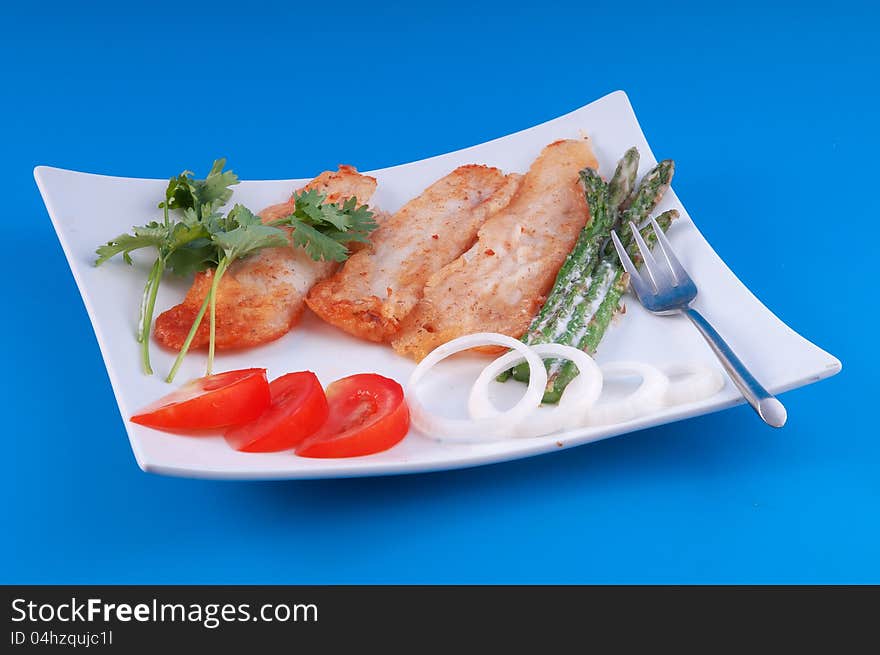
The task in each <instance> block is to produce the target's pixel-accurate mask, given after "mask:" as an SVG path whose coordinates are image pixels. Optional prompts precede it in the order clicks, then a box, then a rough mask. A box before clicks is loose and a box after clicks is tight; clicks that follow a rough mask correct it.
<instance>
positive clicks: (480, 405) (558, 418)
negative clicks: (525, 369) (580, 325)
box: [468, 343, 602, 437]
mask: <svg viewBox="0 0 880 655" xmlns="http://www.w3.org/2000/svg"><path fill="white" fill-rule="evenodd" d="M530 348H531V349H532V351H533V352H535V353H537V354H538V355H541V356H543V357H546V356H548V355H555V356H557V357H562V358H564V359H568V360H571V361H572V362H574V364H575V366H577V368H578V372H579V375H578V376H577V377H575V378H574V379H573V380H572V381H571V382H570V383H569V385H568V386H567V387H566V388H565V391H563V393H562V397H561V398H560V399H559V403H558V404H557V405H556V406H555V407H553V408H548V409H542V408H540V407H536V408H535V411H534V412H532V413H531V414H529V415H528V416H526V417H525V418H523V420H522V421H521V422H520V423H519V424H518V425H516V426H514V427H513V428H512V434H511V435H510V436H514V437H539V436H542V435H545V434H550V433H551V432H557V431H558V430H565V429H569V428H575V427H580V426H581V425H583V423H584V420H585V417H586V413H587V411H588V410H589V409H590V408H591V407H592V406H593V405H594V404H595V402H596V400H597V399H598V398H599V394H600V393H602V372H601V371H600V370H599V366H598V364H596V362H595V361H593V358H592V357H590V356H589V355H587V353H585V352H584V351H582V350H579V349H578V348H574V347H572V346H565V345H562V344H558V343H542V344H535V345H533V346H530ZM523 359H524V356H523V355H522V354H520V353H519V352H509V353H507V354H505V355H502V356H501V357H499V358H498V359H496V360H495V361H494V362H492V363H491V364H489V365H488V366H487V367H486V368H485V369H483V372H482V373H480V377H478V378H477V381H476V382H474V386H473V387H471V393H470V397H469V398H468V410H469V411H470V415H471V418H473V419H477V420H479V419H485V418H492V417H497V416H498V415H500V414H501V412H499V410H498V409H496V408H495V407H494V406H493V405H492V402H491V401H490V400H489V383H490V382H491V381H492V380H493V379H494V378H495V377H496V376H497V375H498V374H499V373H501V372H502V371H506V370H507V369H509V368H511V367H512V366H516V365H517V364H519V363H520V362H521V361H523ZM531 368H534V367H531ZM542 368H543V365H542ZM530 378H531V376H530Z"/></svg>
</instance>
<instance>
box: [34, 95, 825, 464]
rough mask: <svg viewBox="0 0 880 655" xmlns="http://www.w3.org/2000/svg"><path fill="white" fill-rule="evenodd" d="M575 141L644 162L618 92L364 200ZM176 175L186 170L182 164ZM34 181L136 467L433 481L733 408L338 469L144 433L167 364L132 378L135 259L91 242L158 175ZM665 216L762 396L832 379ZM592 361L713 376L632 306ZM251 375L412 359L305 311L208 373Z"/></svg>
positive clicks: (665, 326)
mask: <svg viewBox="0 0 880 655" xmlns="http://www.w3.org/2000/svg"><path fill="white" fill-rule="evenodd" d="M586 134H588V135H589V136H590V138H591V139H592V143H593V147H594V150H595V152H596V156H597V157H598V159H599V162H600V163H601V167H602V170H601V173H602V174H603V175H605V176H608V175H609V174H610V173H612V172H613V167H614V165H615V164H616V162H617V160H618V158H619V157H620V155H621V154H623V152H624V151H625V150H626V149H627V148H628V147H630V146H633V145H635V146H636V147H637V148H638V149H639V151H640V152H641V154H642V159H641V171H640V174H643V173H644V172H645V171H646V170H647V169H648V168H650V167H651V166H653V165H654V164H656V160H655V159H654V156H653V154H652V153H651V150H650V147H649V146H648V143H647V141H646V140H645V136H644V134H643V133H642V130H641V128H640V127H639V124H638V121H637V120H636V116H635V114H634V112H633V109H632V107H631V105H630V103H629V100H628V99H627V97H626V95H625V94H624V93H623V92H621V91H618V92H615V93H612V94H610V95H608V96H605V97H604V98H601V99H600V100H597V101H595V102H593V103H591V104H589V105H587V106H586V107H582V108H581V109H578V110H577V111H574V112H572V113H570V114H567V115H565V116H561V117H560V118H557V119H555V120H552V121H549V122H547V123H543V124H542V125H537V126H535V127H532V128H529V129H527V130H524V131H522V132H517V133H516V134H511V135H509V136H506V137H503V138H500V139H496V140H494V141H489V142H487V143H483V144H480V145H478V146H474V147H472V148H466V149H464V150H459V151H457V152H452V153H449V154H446V155H440V156H438V157H432V158H430V159H425V160H422V161H417V162H412V163H409V164H402V165H400V166H393V167H391V168H384V169H381V170H378V171H369V174H370V175H374V176H375V177H376V178H377V179H378V180H379V187H378V190H377V192H376V194H375V196H374V199H373V204H374V205H375V206H377V207H380V208H382V209H384V210H388V211H394V210H396V209H397V208H399V207H400V206H401V205H402V204H403V203H404V202H406V201H407V200H408V199H410V198H412V197H413V196H415V195H417V194H419V193H420V192H421V191H422V189H423V188H425V187H426V186H427V185H428V184H430V183H431V182H433V181H434V180H436V179H437V178H439V177H441V176H443V175H445V174H446V173H448V172H449V171H451V170H452V169H453V168H455V167H457V166H459V165H462V164H469V163H481V164H489V165H491V166H498V167H500V168H502V169H504V170H505V171H518V172H525V171H526V170H527V169H528V167H529V165H530V164H531V162H532V160H533V159H534V158H535V157H536V156H537V155H538V153H539V152H540V150H541V148H543V147H544V146H545V145H546V144H548V143H551V142H552V141H555V140H556V139H561V138H573V137H575V138H576V137H579V136H583V135H586ZM670 154H673V155H674V153H670ZM350 163H353V164H356V163H357V162H350ZM182 165H188V166H191V165H192V163H191V162H182ZM173 172H176V171H172V173H173ZM318 172H320V171H315V174H317V173H318ZM34 176H35V178H36V181H37V185H38V186H39V188H40V192H41V193H42V195H43V199H44V201H45V203H46V208H47V209H48V211H49V215H50V217H51V218H52V223H53V224H54V226H55V230H56V232H57V233H58V238H59V240H60V241H61V245H62V247H63V248H64V252H65V254H66V256H67V260H68V262H69V263H70V268H71V270H72V272H73V275H74V278H75V279H76V283H77V286H78V287H79V290H80V292H81V293H82V297H83V301H84V303H85V306H86V309H87V310H88V313H89V317H90V318H91V321H92V325H93V326H94V329H95V334H96V335H97V338H98V343H99V344H100V347H101V353H102V355H103V357H104V363H105V365H106V366H107V372H108V374H109V376H110V381H111V383H112V385H113V391H114V393H115V394H116V400H117V402H118V404H119V411H120V412H121V413H122V416H123V419H124V420H125V424H126V429H127V430H128V436H129V439H130V441H131V447H132V450H133V451H134V455H135V457H136V459H137V462H138V464H139V465H140V467H141V468H142V469H143V470H144V471H150V472H155V473H164V474H169V475H181V476H195V477H211V478H240V479H268V478H318V477H345V476H360V475H385V474H393V473H415V472H420V471H433V470H440V469H450V468H457V467H465V466H474V465H478V464H486V463H491V462H499V461H504V460H510V459H516V458H520V457H527V456H530V455H536V454H539V453H543V452H547V451H552V450H558V449H560V448H562V447H569V446H575V445H579V444H584V443H588V442H591V441H596V440H598V439H602V438H605V437H611V436H615V435H618V434H622V433H625V432H631V431H633V430H638V429H641V428H645V427H649V426H653V425H658V424H661V423H668V422H670V421H676V420H680V419H684V418H688V417H691V416H696V415H699V414H706V413H709V412H715V411H718V410H721V409H724V408H726V407H730V406H732V405H735V404H738V403H741V402H743V401H742V398H741V396H740V395H739V393H738V392H737V390H736V388H735V387H733V385H732V384H731V383H730V382H729V381H727V383H726V386H725V387H724V389H722V390H721V392H720V393H718V394H717V395H715V396H713V397H712V398H709V399H707V400H704V401H701V402H699V403H693V404H691V405H687V406H679V407H675V408H672V409H667V410H664V411H661V412H657V413H655V414H652V415H649V416H645V417H642V418H639V419H637V420H632V421H629V422H627V423H622V424H617V425H612V426H603V427H591V428H584V429H579V430H573V431H569V432H565V433H559V434H556V435H551V436H548V437H541V438H536V439H515V440H509V441H504V442H497V443H491V444H475V445H461V444H444V443H439V442H436V441H433V440H430V439H428V438H426V437H424V436H423V435H421V434H418V433H415V432H413V433H411V434H410V435H409V436H408V437H407V438H406V439H404V440H403V441H402V442H401V443H400V444H398V445H397V446H395V447H394V448H392V449H391V450H388V451H386V452H383V453H378V454H376V455H370V456H367V457H357V458H351V459H337V460H332V459H331V460H322V459H307V458H301V457H297V456H295V455H293V454H291V453H290V452H282V453H268V454H253V453H239V452H236V451H234V450H232V449H231V448H229V447H228V446H227V445H226V443H225V442H224V440H223V439H222V437H183V436H177V435H171V434H165V433H162V432H158V431H155V430H151V429H149V428H145V427H141V426H138V425H135V424H133V423H130V422H129V421H128V420H127V419H128V417H129V416H131V415H132V413H133V412H134V411H135V410H137V409H138V408H140V407H141V406H143V405H146V404H147V403H148V402H151V401H153V400H155V399H156V398H158V397H160V396H162V395H164V394H166V393H168V392H169V391H170V390H171V387H169V385H167V384H165V383H164V382H163V381H162V376H163V375H164V374H165V373H167V371H168V369H169V368H170V366H171V362H172V360H173V355H172V354H171V353H169V352H166V351H163V350H162V349H161V348H160V347H158V346H157V345H156V344H153V347H152V354H153V366H154V369H155V370H156V372H157V374H156V375H154V376H153V377H146V376H145V375H144V374H143V373H142V372H141V370H140V364H139V355H138V347H137V344H136V342H135V338H134V334H135V323H136V321H137V314H138V303H139V299H140V296H141V291H142V285H143V283H144V280H145V279H146V273H147V269H146V266H147V260H146V259H138V258H135V269H136V270H134V271H133V270H132V269H130V268H129V267H128V266H126V265H125V264H123V263H122V262H121V261H119V258H117V259H116V260H114V261H111V262H108V263H107V264H105V265H104V266H102V267H101V268H95V267H94V266H93V262H94V259H95V254H94V253H95V247H96V246H98V245H99V244H101V243H104V242H106V241H107V240H108V239H110V238H112V237H114V236H116V235H117V234H120V233H122V232H126V231H128V230H129V229H130V227H131V226H132V225H140V224H143V223H145V222H147V221H149V220H151V219H153V218H156V217H157V216H158V214H159V211H158V210H157V209H156V204H157V201H158V199H161V198H162V197H163V194H164V189H165V186H166V184H167V180H143V179H132V178H124V177H108V176H103V175H92V174H88V173H79V172H76V171H68V170H62V169H58V168H50V167H45V166H39V167H37V168H36V169H35V171H34ZM306 181H307V180H272V181H250V182H242V183H241V184H240V185H238V186H237V187H235V195H234V201H236V202H241V203H243V204H245V205H247V206H248V207H252V208H255V209H259V208H262V207H265V206H267V205H270V204H273V203H277V202H281V201H284V200H286V199H287V198H288V197H289V196H290V193H291V192H292V190H293V189H294V188H296V187H297V186H299V185H300V184H302V183H304V182H306ZM669 208H676V209H678V210H679V212H681V219H680V220H678V221H676V223H675V224H674V225H673V227H672V228H671V229H670V231H669V238H670V240H671V242H672V244H673V245H674V246H675V248H676V251H677V252H678V253H679V254H680V257H681V259H682V263H683V264H684V265H685V267H686V268H687V269H688V271H689V272H690V273H691V274H692V275H693V277H694V279H695V280H696V282H697V285H698V287H699V289H700V294H699V296H698V300H697V303H696V306H697V307H698V308H699V309H700V311H702V312H703V313H704V314H705V315H706V316H707V317H708V318H709V319H710V320H711V321H712V322H713V323H714V324H715V325H716V326H717V327H718V329H719V331H720V332H721V333H722V334H723V335H724V336H725V337H726V338H727V339H728V341H729V342H730V344H731V346H733V348H734V349H735V350H736V352H737V353H739V354H740V356H741V357H742V359H743V360H744V361H745V362H747V363H748V365H749V366H750V367H751V368H752V370H753V371H754V373H755V374H756V375H757V377H758V378H759V379H760V380H761V381H762V382H763V383H764V384H765V386H766V387H767V388H768V389H769V390H770V391H772V392H775V393H779V392H782V391H786V390H788V389H793V388H795V387H799V386H802V385H805V384H809V383H810V382H815V381H817V380H820V379H822V378H825V377H828V376H831V375H833V374H835V373H837V372H838V371H839V370H840V362H839V361H838V360H837V359H835V358H834V357H832V356H831V355H829V354H828V353H826V352H824V351H823V350H821V349H820V348H818V347H816V346H814V345H813V344H811V343H810V342H808V341H807V340H805V339H804V338H803V337H801V336H800V335H798V334H797V333H795V332H794V331H793V330H791V329H790V328H789V327H788V326H786V325H785V324H784V323H782V321H780V320H779V319H778V318H776V316H774V315H773V314H772V313H771V312H770V311H769V310H768V309H767V308H766V307H764V305H762V304H761V303H760V302H759V301H758V300H757V298H755V296H753V295H752V294H751V292H749V290H748V289H747V288H746V287H745V286H744V285H743V284H742V283H741V282H740V281H739V280H738V279H737V278H736V277H735V276H734V274H733V273H732V272H731V271H730V270H729V269H728V268H727V266H726V265H725V264H724V262H723V261H721V259H720V258H719V257H718V255H716V254H715V251H714V250H712V247H711V246H710V245H709V244H708V243H707V242H706V241H705V239H704V238H703V237H702V235H701V234H700V232H699V231H698V230H697V228H696V226H695V225H694V223H693V222H692V221H691V219H690V217H689V216H688V214H687V212H686V211H685V210H684V207H682V205H681V203H680V202H679V201H678V198H676V196H675V194H674V193H673V192H672V191H670V192H668V193H667V194H666V197H665V199H664V201H663V204H662V206H661V207H660V208H659V209H661V210H662V209H669ZM186 287H187V283H186V282H183V281H180V282H177V281H174V280H171V279H169V280H167V281H166V282H165V283H163V286H162V289H161V291H160V295H159V299H158V302H157V304H156V307H157V311H160V310H164V309H166V308H168V307H170V306H171V305H173V304H176V303H177V302H179V300H180V298H181V297H182V295H183V293H184V291H185V289H186ZM597 359H598V360H599V361H600V362H601V361H610V360H615V359H637V360H642V361H646V362H649V363H654V364H658V365H663V364H667V363H670V362H671V361H673V360H688V361H693V360H703V361H706V362H712V363H713V365H717V364H715V360H714V357H713V356H712V354H711V351H710V350H709V348H708V346H706V344H705V343H704V342H703V341H702V339H701V337H700V336H699V334H698V333H697V332H696V330H694V329H693V327H692V326H691V325H690V324H689V323H688V322H687V320H686V319H684V318H680V317H675V318H668V317H656V316H652V315H650V314H648V313H646V312H645V311H644V310H643V309H642V308H641V306H640V305H639V304H638V302H637V301H635V300H633V299H631V298H630V299H628V302H627V313H626V316H625V317H622V319H621V320H617V321H616V323H615V324H614V325H613V326H612V328H611V329H610V330H609V331H608V333H607V335H606V337H605V339H604V341H603V342H602V345H601V347H600V349H599V354H598V357H597ZM482 361H485V360H482ZM475 364H476V362H475V361H474V358H471V359H468V358H467V357H464V358H460V359H457V360H453V361H452V362H451V363H450V364H449V365H448V366H446V367H445V368H441V369H440V370H439V371H438V374H437V375H436V376H435V377H434V382H433V383H432V386H431V387H428V388H426V389H425V391H426V393H427V394H429V395H430V396H431V397H432V398H434V399H435V402H436V403H437V404H436V407H438V408H443V409H445V410H446V412H447V413H448V414H451V415H454V414H456V413H459V414H461V413H463V410H462V409H460V408H462V407H463V406H464V395H463V393H462V391H461V390H462V389H466V388H467V386H469V385H466V384H463V380H465V379H473V377H474V376H475V375H476V372H477V371H478V370H479V369H478V367H476V368H475ZM254 366H260V367H265V368H267V369H269V377H270V379H271V378H273V377H275V376H278V375H281V374H283V373H286V372H290V371H296V370H304V369H309V370H312V371H315V373H317V375H318V377H319V378H320V380H321V382H322V383H324V384H325V385H326V384H329V383H330V382H332V381H333V380H336V379H338V378H341V377H344V376H346V375H350V374H353V373H359V372H376V373H380V374H382V375H386V376H388V377H391V378H394V379H396V380H398V381H400V382H401V383H404V382H405V381H406V380H407V378H408V377H409V374H410V372H411V371H412V369H413V367H414V364H413V363H412V362H411V361H409V360H407V359H404V358H402V357H400V356H398V355H397V354H395V353H394V352H393V351H392V350H391V349H390V348H388V347H386V346H382V345H378V344H372V343H367V342H363V341H359V340H356V339H354V338H352V337H349V336H348V335H346V334H344V333H342V332H341V331H339V330H336V329H335V328H332V327H330V326H328V325H324V324H323V323H321V322H320V321H319V320H318V319H317V318H315V317H314V316H312V315H310V314H308V312H307V313H306V316H305V317H304V319H303V321H302V323H301V325H300V326H298V327H297V328H296V329H294V330H293V331H292V332H290V333H288V334H287V335H286V336H284V337H283V338H281V339H279V340H278V341H275V342H273V343H271V344H268V345H265V346H262V347H259V348H255V349H251V350H248V351H244V352H237V353H231V354H228V353H220V354H219V355H218V358H217V362H216V366H215V370H217V371H223V370H231V369H236V368H246V367H254ZM203 370H204V353H201V352H199V353H191V354H190V356H189V357H187V360H186V361H185V362H184V365H183V367H182V369H181V371H180V374H179V375H178V380H180V381H183V380H186V379H188V378H191V377H198V376H200V375H202V374H203ZM467 376H470V377H469V378H468V377H467ZM505 386H506V387H513V386H521V385H511V384H508V385H505ZM444 405H445V407H444Z"/></svg>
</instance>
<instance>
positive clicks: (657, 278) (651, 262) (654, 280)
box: [629, 221, 665, 291]
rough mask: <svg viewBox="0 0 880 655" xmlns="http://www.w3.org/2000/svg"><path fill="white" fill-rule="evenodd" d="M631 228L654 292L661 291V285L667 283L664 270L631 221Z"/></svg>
mask: <svg viewBox="0 0 880 655" xmlns="http://www.w3.org/2000/svg"><path fill="white" fill-rule="evenodd" d="M629 227H630V229H631V230H632V235H633V239H635V241H636V245H637V246H638V247H639V253H640V254H641V255H642V262H643V263H644V265H645V271H646V272H647V273H648V277H649V278H650V279H651V284H653V285H654V291H659V290H660V285H661V283H662V282H664V281H665V279H664V273H663V270H662V269H661V268H660V267H659V266H658V265H657V261H656V260H655V259H654V255H653V254H652V253H651V249H650V248H649V247H648V244H647V243H645V240H644V239H643V238H642V235H641V233H640V232H639V228H638V227H637V226H636V224H635V223H633V222H632V221H630V224H629Z"/></svg>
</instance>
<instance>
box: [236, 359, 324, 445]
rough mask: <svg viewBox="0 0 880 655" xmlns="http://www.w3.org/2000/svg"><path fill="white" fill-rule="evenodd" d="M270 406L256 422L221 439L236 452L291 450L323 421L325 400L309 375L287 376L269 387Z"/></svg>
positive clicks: (238, 428) (274, 381)
mask: <svg viewBox="0 0 880 655" xmlns="http://www.w3.org/2000/svg"><path fill="white" fill-rule="evenodd" d="M269 389H270V390H271V393H272V404H271V405H269V407H268V408H267V409H266V410H265V411H264V412H263V413H262V414H261V415H260V416H259V417H257V418H256V419H254V420H253V421H251V422H250V423H245V424H244V425H238V426H235V427H233V428H230V429H229V430H227V431H226V434H225V435H224V436H225V437H226V441H227V443H229V445H230V446H232V447H233V448H235V449H236V450H243V451H246V452H252V453H256V452H263V453H264V452H273V451H276V450H287V449H289V448H293V447H294V446H296V445H297V444H298V443H299V442H301V441H302V440H303V439H305V438H306V437H307V436H309V435H310V434H312V433H313V432H314V431H315V430H317V429H318V428H320V427H321V426H322V425H323V424H324V422H325V421H326V420H327V413H328V409H327V398H326V397H325V396H324V390H323V389H322V388H321V383H320V382H318V378H317V377H316V376H315V374H314V373H312V372H311V371H303V372H301V373H288V374H287V375H282V376H281V377H280V378H277V379H275V380H272V382H271V383H270V384H269Z"/></svg>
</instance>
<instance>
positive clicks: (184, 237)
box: [95, 159, 238, 375]
mask: <svg viewBox="0 0 880 655" xmlns="http://www.w3.org/2000/svg"><path fill="white" fill-rule="evenodd" d="M225 165H226V160H225V159H218V160H216V161H215V162H214V164H213V166H211V170H210V172H209V173H208V175H207V177H206V178H205V179H204V180H196V179H193V173H192V172H191V171H184V172H183V173H181V174H180V175H178V176H177V177H173V178H171V180H170V181H169V182H168V186H167V188H166V189H165V200H164V201H163V202H160V203H159V209H163V210H164V216H163V220H162V221H161V222H160V221H151V222H150V223H147V224H146V225H142V226H136V227H134V228H132V231H131V234H121V235H119V236H118V237H116V238H115V239H111V240H110V241H108V242H107V243H106V244H104V245H102V246H100V247H98V249H97V250H96V251H95V252H96V253H97V255H98V258H97V259H96V260H95V266H100V265H101V264H103V263H104V262H106V261H107V260H109V259H111V258H112V257H114V256H116V255H118V254H121V255H122V259H123V261H125V263H127V264H129V265H131V264H132V263H133V262H132V259H131V253H132V252H133V251H135V250H140V249H142V248H152V249H155V250H156V259H155V261H154V262H153V265H152V267H151V268H150V272H149V274H148V275H147V282H146V284H145V285H144V292H143V297H142V299H141V305H140V313H139V317H138V329H137V341H138V343H140V344H141V365H142V366H143V369H144V372H145V373H146V374H147V375H152V373H153V368H152V366H151V365H150V327H151V326H152V324H153V310H154V308H155V305H156V296H157V294H158V292H159V285H160V284H161V282H162V276H163V275H164V273H165V270H166V268H167V269H171V270H172V271H174V272H175V273H176V274H178V275H187V274H191V273H193V272H195V271H198V270H204V269H205V268H208V267H209V266H211V265H212V263H216V262H214V261H213V260H212V256H213V248H211V246H210V233H209V231H208V229H207V220H206V218H208V217H211V216H214V215H215V212H216V211H217V209H219V208H220V207H222V206H223V205H224V204H225V203H226V202H227V201H228V200H229V198H231V197H232V189H230V188H229V187H230V186H233V185H235V184H238V176H237V175H236V174H235V173H233V172H232V171H224V170H223V168H224V166H225ZM172 209H174V210H181V212H182V216H181V217H180V218H175V219H174V220H172V217H171V214H170V211H171V210H172Z"/></svg>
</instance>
